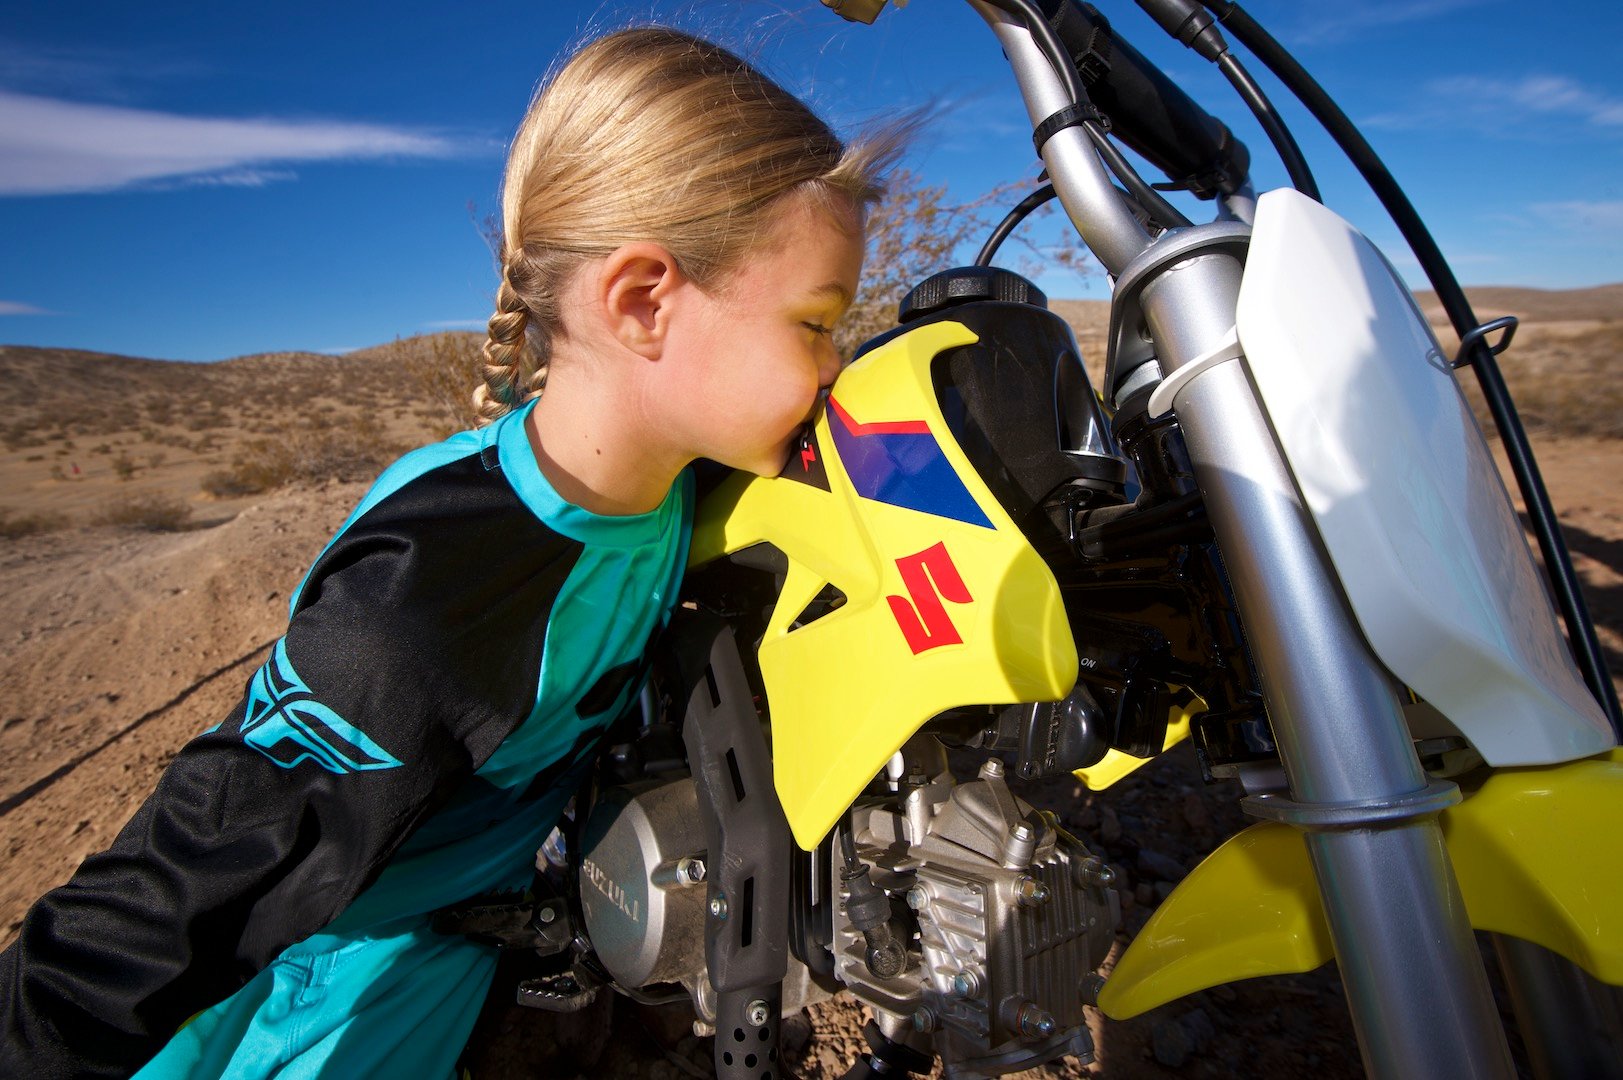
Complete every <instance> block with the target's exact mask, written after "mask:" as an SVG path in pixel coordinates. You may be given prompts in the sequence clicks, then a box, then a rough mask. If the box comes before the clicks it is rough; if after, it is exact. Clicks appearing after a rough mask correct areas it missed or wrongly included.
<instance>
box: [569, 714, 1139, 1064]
mask: <svg viewBox="0 0 1623 1080" xmlns="http://www.w3.org/2000/svg"><path fill="white" fill-rule="evenodd" d="M932 743H933V740H932ZM935 752H936V753H937V754H939V745H936V746H935ZM943 765H944V763H943ZM929 771H930V772H933V773H935V775H934V778H933V779H928V780H925V779H923V777H922V776H921V777H920V778H919V779H920V782H919V783H916V784H911V785H909V784H906V783H903V784H900V785H899V790H898V796H899V800H900V801H899V803H898V802H890V803H887V804H885V805H883V806H869V807H859V808H857V809H855V810H853V812H852V820H853V829H854V838H855V840H856V843H857V851H858V855H859V857H860V858H861V859H862V860H863V862H865V863H867V864H868V865H869V866H870V867H872V871H871V875H872V880H873V882H874V884H876V885H878V886H879V887H881V888H883V889H884V890H885V891H886V892H887V893H889V894H890V895H891V896H893V897H905V898H906V901H907V903H908V905H909V906H910V907H912V908H913V913H914V915H915V916H916V918H917V920H918V927H919V935H918V940H917V941H916V942H915V943H913V944H911V945H910V947H909V963H908V966H907V968H906V969H905V970H904V971H903V972H902V973H901V974H900V975H899V976H897V977H895V978H889V979H886V978H881V977H879V976H876V975H875V974H874V973H873V972H872V971H870V970H869V969H868V966H867V962H866V959H865V956H866V951H867V950H866V942H865V939H864V938H863V935H862V933H861V932H860V931H858V930H857V929H856V928H855V927H854V926H852V925H851V922H850V919H849V918H848V916H847V915H846V912H845V907H844V904H843V903H841V904H836V905H835V909H834V916H833V921H834V927H833V929H834V953H835V965H836V966H835V977H836V978H837V979H838V980H839V981H840V982H841V983H844V984H845V985H846V986H847V987H849V988H850V989H851V991H852V992H853V993H854V994H855V995H856V996H857V997H858V998H859V999H860V1000H862V1001H864V1002H865V1003H867V1004H868V1005H869V1006H870V1007H871V1008H873V1009H874V1011H875V1014H876V1017H877V1018H878V1019H879V1021H880V1024H881V1027H883V1028H884V1029H885V1030H886V1031H887V1033H889V1034H890V1035H891V1036H892V1037H893V1038H895V1037H898V1036H904V1035H905V1036H906V1037H908V1039H909V1041H912V1042H914V1043H915V1044H917V1043H919V1042H922V1041H923V1040H924V1039H925V1038H927V1037H928V1038H930V1039H932V1040H933V1042H934V1050H935V1052H936V1053H937V1054H938V1055H939V1056H940V1057H941V1059H942V1061H943V1063H944V1065H945V1068H946V1072H947V1075H948V1076H951V1077H954V1078H959V1080H970V1078H974V1077H990V1076H998V1075H1001V1074H1003V1073H1007V1072H1013V1071H1015V1070H1018V1069H1026V1068H1031V1067H1033V1066H1035V1065H1039V1064H1041V1063H1042V1062H1045V1061H1048V1060H1051V1059H1053V1058H1055V1057H1058V1056H1060V1055H1062V1054H1072V1055H1075V1056H1077V1057H1079V1058H1081V1059H1082V1060H1084V1061H1087V1060H1091V1057H1092V1052H1093V1044H1092V1039H1091V1038H1090V1036H1089V1034H1088V1029H1087V1024H1086V1020H1085V1018H1084V1015H1083V1002H1082V994H1083V992H1084V991H1083V986H1084V980H1085V978H1086V977H1087V976H1088V975H1089V974H1090V973H1091V972H1092V971H1093V970H1094V969H1095V968H1096V967H1097V966H1098V965H1099V964H1100V963H1101V962H1102V961H1103V960H1104V958H1105V955H1106V953H1107V952H1108V950H1109V948H1110V945H1111V942H1112V940H1113V937H1114V930H1115V926H1116V924H1117V922H1119V921H1120V909H1119V907H1118V900H1117V897H1116V893H1115V892H1114V891H1113V890H1111V889H1110V888H1108V887H1107V886H1108V874H1107V873H1106V872H1104V871H1103V869H1102V867H1101V865H1100V863H1099V860H1098V859H1096V858H1093V857H1092V856H1090V855H1089V853H1088V851H1087V849H1086V848H1085V847H1083V846H1082V844H1081V843H1080V842H1079V841H1077V840H1076V839H1075V838H1074V837H1072V836H1070V835H1069V834H1067V833H1065V832H1063V831H1062V830H1060V829H1058V828H1057V827H1056V826H1055V824H1054V822H1053V821H1052V819H1051V818H1049V817H1046V816H1044V815H1040V814H1037V813H1036V812H1035V811H1033V810H1032V808H1031V806H1030V805H1029V804H1027V803H1025V802H1024V801H1022V800H1020V799H1018V798H1016V797H1015V796H1014V794H1013V793H1012V792H1010V791H1009V789H1008V787H1007V785H1006V784H1005V783H1004V781H1003V777H1002V769H1001V767H1000V765H999V763H998V762H997V761H995V760H993V761H989V762H987V764H986V765H985V766H984V767H983V768H982V769H981V772H980V776H979V778H977V779H976V780H973V781H970V782H967V783H964V784H958V783H956V782H955V781H954V780H953V778H952V776H951V774H950V773H948V772H946V771H945V769H944V767H943V768H942V769H940V770H937V769H930V770H929ZM580 851H581V866H580V898H581V908H582V912H583V915H584V917H585V922H586V930H587V933H588V934H589V936H590V938H591V941H592V945H593V947H594V949H595V951H596V953H597V955H598V958H599V959H600V960H601V961H602V962H603V965H604V967H606V968H607V969H608V971H609V973H610V974H612V975H613V976H614V978H615V981H616V982H617V983H618V984H619V985H620V986H622V987H627V988H632V989H637V988H643V987H648V986H650V985H652V984H655V983H680V984H681V985H682V986H683V987H685V988H686V989H687V991H688V993H689V994H690V995H691V997H692V998H693V1004H694V1008H695V1011H696V1012H697V1014H698V1016H699V1020H700V1022H699V1024H698V1025H697V1026H696V1030H697V1031H698V1032H699V1033H700V1034H709V1033H710V1031H709V1030H707V1029H708V1028H709V1025H710V1024H711V1023H712V1022H713V1021H714V1019H715V997H714V992H713V991H712V990H711V987H710V981H709V979H708V977H707V974H706V969H705V938H704V934H705V906H704V905H705V899H706V891H705V889H704V888H703V887H702V886H703V882H704V879H705V869H704V859H705V851H704V837H703V828H702V825H701V823H700V816H699V812H698V798H697V794H696V790H695V787H694V783H693V781H692V780H691V779H680V780H671V781H647V782H643V783H638V784H632V785H628V786H625V787H618V788H612V789H609V790H607V791H605V792H603V794H602V795H601V796H600V797H599V798H598V800H597V802H596V803H595V804H594V805H593V807H592V809H591V811H590V813H589V814H588V816H587V819H586V823H585V827H584V829H583V830H582V833H581V843H580ZM842 900H843V897H842ZM827 996H828V991H827V990H826V989H824V988H822V987H820V986H819V985H818V983H817V982H816V981H814V980H813V979H812V977H811V974H810V972H809V971H808V970H807V968H806V966H805V965H804V964H802V963H800V962H799V961H797V960H796V959H795V958H794V957H793V956H791V957H790V959H789V970H788V972H787V973H786V977H785V979H784V984H783V1012H784V1014H785V1015H789V1014H791V1013H794V1012H797V1011H799V1010H800V1009H801V1008H803V1007H804V1006H806V1005H808V1004H812V1003H814V1002H816V1001H820V1000H823V999H824V998H826V997H827ZM925 1033H927V1035H926V1034H925Z"/></svg>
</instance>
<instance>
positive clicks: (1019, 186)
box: [834, 169, 1093, 356]
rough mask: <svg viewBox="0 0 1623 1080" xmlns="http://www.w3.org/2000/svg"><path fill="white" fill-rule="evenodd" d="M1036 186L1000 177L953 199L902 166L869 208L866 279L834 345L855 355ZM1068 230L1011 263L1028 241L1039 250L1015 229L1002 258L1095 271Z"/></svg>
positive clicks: (1018, 264)
mask: <svg viewBox="0 0 1623 1080" xmlns="http://www.w3.org/2000/svg"><path fill="white" fill-rule="evenodd" d="M1035 187H1036V184H1035V183H1034V182H1031V181H1015V182H1013V183H1007V184H1000V185H998V186H997V187H995V188H993V189H992V190H990V191H988V192H987V193H986V194H984V195H982V196H980V197H979V198H977V199H974V200H971V201H970V202H967V203H957V204H954V203H950V202H948V200H947V189H946V188H945V187H932V186H929V185H926V184H923V183H921V182H920V180H919V178H918V176H916V175H915V174H913V173H911V172H908V171H907V170H905V169H903V170H899V171H898V172H896V173H895V174H894V175H893V176H892V177H891V179H890V181H889V184H888V187H887V190H886V193H885V197H884V199H883V200H882V201H881V202H880V203H879V205H877V206H875V207H874V208H873V209H872V210H871V211H869V213H868V250H867V254H866V257H865V259H864V262H863V267H862V284H861V286H860V287H859V288H858V289H857V297H856V300H855V302H853V303H852V305H851V309H850V310H849V311H847V312H846V314H845V317H844V318H842V319H841V320H840V325H839V327H838V328H837V329H836V330H835V333H834V344H835V347H836V348H838V349H839V350H840V353H841V354H842V355H844V356H850V355H851V353H852V352H853V351H854V350H855V349H856V348H857V347H858V346H859V345H861V344H862V343H863V342H865V341H867V340H868V339H869V338H871V337H874V336H876V335H878V334H882V333H884V332H885V331H887V330H890V329H891V328H893V327H894V326H896V306H897V305H898V304H899V303H901V300H902V297H904V296H906V295H907V293H908V290H910V289H912V288H913V286H915V285H917V284H918V283H919V282H921V281H923V280H924V279H925V278H927V277H929V276H930V275H931V274H934V273H936V272H938V271H941V270H947V269H950V268H952V267H954V266H960V265H963V264H964V263H967V262H969V261H970V260H971V259H973V258H974V253H973V251H972V250H968V251H967V253H966V249H967V248H969V247H971V246H978V245H979V243H980V242H981V241H982V240H983V239H984V238H985V237H986V236H987V235H989V234H990V233H991V231H992V227H993V225H995V224H996V223H997V221H998V220H1000V219H1001V218H1002V217H1003V214H1004V213H1005V212H1006V211H1007V210H1008V208H1009V207H1010V206H1012V205H1013V204H1015V203H1017V202H1019V201H1020V199H1022V198H1024V197H1025V196H1026V195H1027V194H1028V193H1029V192H1030V191H1031V190H1032V189H1033V188H1035ZM1053 205H1054V204H1053V203H1049V204H1048V205H1047V206H1044V207H1042V208H1041V209H1039V210H1038V211H1037V212H1036V215H1034V216H1041V215H1042V214H1043V213H1044V212H1045V211H1047V210H1049V209H1050V208H1051V207H1052V206H1053ZM1028 220H1030V219H1028ZM1064 235H1065V237H1066V238H1065V239H1064V240H1061V241H1060V242H1058V243H1056V244H1053V245H1046V246H1044V247H1043V248H1042V249H1041V251H1040V255H1041V260H1040V262H1037V261H1034V260H1031V259H1029V258H1028V259H1021V258H1018V257H1017V258H1015V259H1014V260H1013V261H1012V263H1011V259H1010V255H1011V253H1013V252H1015V251H1016V250H1018V249H1021V248H1023V249H1024V250H1025V251H1026V253H1027V255H1028V256H1033V255H1037V254H1039V252H1038V251H1037V249H1036V248H1034V247H1032V246H1031V245H1030V244H1029V243H1028V242H1027V241H1026V240H1025V238H1024V230H1023V229H1020V230H1016V232H1015V233H1014V234H1013V236H1011V237H1010V238H1009V239H1008V240H1006V241H1005V242H1004V244H1003V246H1002V248H1000V249H999V251H998V257H997V259H996V263H997V264H998V265H1001V266H1011V265H1012V266H1013V267H1014V268H1015V269H1017V270H1019V271H1020V272H1021V273H1025V274H1028V275H1030V274H1034V273H1036V272H1037V271H1038V270H1039V269H1042V268H1045V267H1053V266H1057V267H1061V268H1064V269H1067V270H1070V271H1071V272H1073V273H1075V274H1077V275H1078V276H1079V277H1080V276H1083V275H1086V274H1088V273H1091V272H1093V270H1092V265H1093V264H1091V263H1090V262H1089V260H1090V258H1091V256H1089V255H1088V254H1087V253H1086V249H1085V248H1084V247H1083V246H1082V243H1081V241H1080V240H1078V239H1077V238H1076V235H1075V233H1074V232H1069V231H1068V232H1066V233H1065V234H1064Z"/></svg>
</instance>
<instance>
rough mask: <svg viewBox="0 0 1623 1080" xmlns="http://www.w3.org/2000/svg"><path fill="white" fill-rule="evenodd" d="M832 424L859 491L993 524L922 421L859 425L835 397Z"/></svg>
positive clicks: (911, 507)
mask: <svg viewBox="0 0 1623 1080" xmlns="http://www.w3.org/2000/svg"><path fill="white" fill-rule="evenodd" d="M828 404H829V410H828V429H829V431H830V432H831V433H832V434H833V435H834V447H835V449H836V450H838V451H839V454H840V461H841V462H843V463H844V465H845V471H846V473H847V474H848V475H849V476H850V477H851V483H852V485H853V486H855V487H856V489H857V494H858V495H861V496H862V497H863V498H865V499H873V500H874V501H876V502H882V503H889V504H890V505H892V506H903V507H906V508H907V509H909V510H918V511H921V512H923V513H926V514H935V515H936V516H938V517H947V518H952V519H954V520H955V521H962V522H965V523H967V524H970V525H981V526H984V527H985V528H988V529H991V528H994V527H995V526H993V524H992V522H991V520H990V519H989V518H987V516H986V514H985V512H984V511H982V510H981V508H980V507H979V506H978V505H976V503H975V498H974V496H972V495H970V493H969V489H968V488H966V487H965V486H964V482H963V481H962V480H961V479H959V477H958V473H957V472H956V471H954V470H953V467H952V462H950V461H948V460H947V455H946V454H944V453H942V452H941V446H940V445H939V444H938V443H937V442H936V440H935V436H934V435H933V434H931V433H930V426H929V425H928V424H926V423H925V422H924V421H922V420H914V421H906V422H901V423H875V424H859V423H857V422H856V421H855V420H853V419H851V416H850V414H849V413H847V412H846V411H845V410H844V409H843V408H841V407H840V403H839V402H837V401H835V400H834V399H833V398H829V401H828Z"/></svg>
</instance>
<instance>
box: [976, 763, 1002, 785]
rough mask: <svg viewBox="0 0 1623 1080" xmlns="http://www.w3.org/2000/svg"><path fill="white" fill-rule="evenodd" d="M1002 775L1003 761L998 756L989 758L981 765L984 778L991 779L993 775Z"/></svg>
mask: <svg viewBox="0 0 1623 1080" xmlns="http://www.w3.org/2000/svg"><path fill="white" fill-rule="evenodd" d="M1002 775H1003V762H1001V761H999V760H998V759H997V758H987V759H986V762H985V763H984V764H983V765H982V766H981V778H982V779H986V780H990V779H992V778H993V777H997V776H1002Z"/></svg>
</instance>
